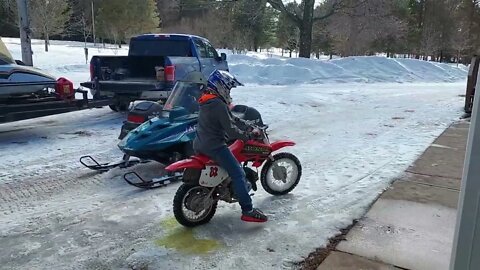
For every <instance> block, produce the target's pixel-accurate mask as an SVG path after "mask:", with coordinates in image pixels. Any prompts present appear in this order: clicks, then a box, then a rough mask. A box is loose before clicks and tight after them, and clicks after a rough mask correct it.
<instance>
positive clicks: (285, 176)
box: [260, 153, 302, 195]
mask: <svg viewBox="0 0 480 270" xmlns="http://www.w3.org/2000/svg"><path fill="white" fill-rule="evenodd" d="M281 162H284V163H286V164H287V165H290V166H291V167H292V169H291V170H290V173H289V172H288V170H287V168H286V167H285V166H280V165H279V164H280V163H281ZM274 166H278V167H277V168H275V167H274ZM301 176H302V165H301V164H300V161H299V160H298V158H297V157H296V156H294V155H293V154H290V153H278V154H275V155H274V156H273V160H271V159H267V162H266V163H265V165H264V166H263V168H262V173H261V175H260V182H261V183H262V187H263V189H265V191H266V192H268V193H270V194H272V195H285V194H287V193H289V192H290V191H292V190H293V189H294V188H295V187H296V186H297V184H298V182H300V177H301Z"/></svg>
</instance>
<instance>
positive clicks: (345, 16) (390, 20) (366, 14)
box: [327, 0, 406, 56]
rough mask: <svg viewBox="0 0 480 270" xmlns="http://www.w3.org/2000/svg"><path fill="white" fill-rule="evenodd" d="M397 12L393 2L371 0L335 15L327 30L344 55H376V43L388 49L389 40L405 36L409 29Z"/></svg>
mask: <svg viewBox="0 0 480 270" xmlns="http://www.w3.org/2000/svg"><path fill="white" fill-rule="evenodd" d="M393 9H394V6H393V5H392V1H389V0H369V1H365V2H364V3H362V5H356V6H353V5H352V6H350V7H347V8H344V9H343V10H341V11H339V12H337V13H336V14H334V15H333V16H332V17H330V18H329V20H328V22H329V23H328V25H327V29H328V32H329V35H330V36H331V37H332V39H333V46H334V48H335V51H336V52H338V53H340V55H342V56H351V55H364V54H373V53H374V47H375V46H374V44H375V43H383V45H384V47H388V45H387V43H388V41H389V40H392V39H393V40H394V39H398V38H401V37H403V36H404V35H405V30H406V27H405V25H404V24H403V22H402V21H401V20H400V19H398V18H397V17H395V16H393V14H392V11H393ZM381 49H387V51H388V48H381Z"/></svg>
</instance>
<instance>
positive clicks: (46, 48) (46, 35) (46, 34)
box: [45, 32, 50, 52]
mask: <svg viewBox="0 0 480 270" xmlns="http://www.w3.org/2000/svg"><path fill="white" fill-rule="evenodd" d="M48 44H50V41H49V38H48V32H45V51H46V52H48Z"/></svg>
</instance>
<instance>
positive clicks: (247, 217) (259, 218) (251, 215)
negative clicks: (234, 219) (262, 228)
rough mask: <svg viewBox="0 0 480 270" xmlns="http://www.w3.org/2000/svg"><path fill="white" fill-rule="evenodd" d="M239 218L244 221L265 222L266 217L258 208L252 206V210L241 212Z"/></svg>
mask: <svg viewBox="0 0 480 270" xmlns="http://www.w3.org/2000/svg"><path fill="white" fill-rule="evenodd" d="M241 220H243V221H246V222H266V221H267V220H268V217H267V216H266V215H265V214H264V213H263V212H262V211H260V210H259V209H257V208H253V209H252V211H250V212H246V213H243V214H242V217H241Z"/></svg>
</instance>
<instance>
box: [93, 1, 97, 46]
mask: <svg viewBox="0 0 480 270" xmlns="http://www.w3.org/2000/svg"><path fill="white" fill-rule="evenodd" d="M92 30H93V46H96V45H97V39H96V38H95V9H94V7H93V0H92Z"/></svg>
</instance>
